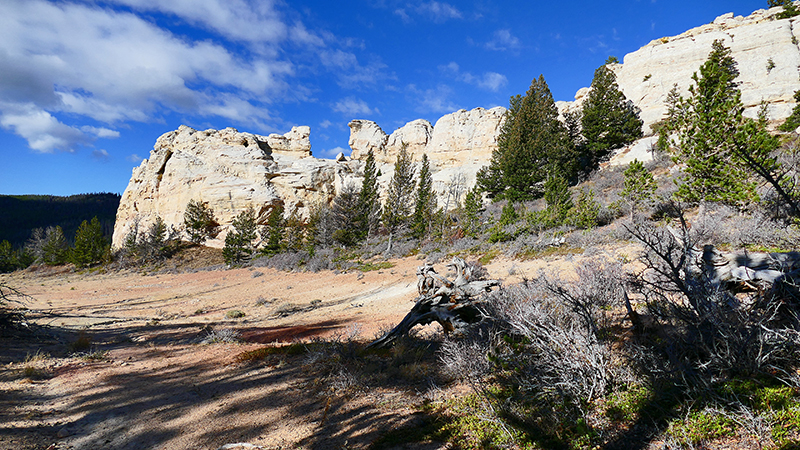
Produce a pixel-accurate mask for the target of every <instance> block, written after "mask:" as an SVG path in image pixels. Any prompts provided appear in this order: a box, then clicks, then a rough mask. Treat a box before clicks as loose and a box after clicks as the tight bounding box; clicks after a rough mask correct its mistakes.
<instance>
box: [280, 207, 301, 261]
mask: <svg viewBox="0 0 800 450" xmlns="http://www.w3.org/2000/svg"><path fill="white" fill-rule="evenodd" d="M305 243H306V224H305V223H304V222H303V218H302V217H300V215H299V214H298V213H297V210H296V209H295V210H294V211H292V213H291V214H289V217H288V218H286V220H284V226H283V237H282V238H281V248H283V249H285V250H291V251H294V252H297V251H300V250H301V249H302V248H303V244H305Z"/></svg>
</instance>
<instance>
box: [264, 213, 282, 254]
mask: <svg viewBox="0 0 800 450" xmlns="http://www.w3.org/2000/svg"><path fill="white" fill-rule="evenodd" d="M284 225H285V221H284V220H283V204H281V203H278V204H277V205H275V206H273V207H272V210H270V212H269V216H267V224H266V225H264V228H262V229H261V240H262V241H263V242H264V247H263V248H262V249H261V251H262V252H263V253H264V254H266V255H274V254H277V253H280V252H281V250H282V249H283V248H282V240H283V231H284Z"/></svg>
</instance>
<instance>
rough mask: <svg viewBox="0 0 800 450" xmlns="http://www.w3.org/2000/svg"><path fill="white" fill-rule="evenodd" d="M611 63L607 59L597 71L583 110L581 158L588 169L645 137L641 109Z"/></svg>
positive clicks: (589, 170)
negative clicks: (623, 87) (619, 81)
mask: <svg viewBox="0 0 800 450" xmlns="http://www.w3.org/2000/svg"><path fill="white" fill-rule="evenodd" d="M608 64H609V62H608V61H607V62H606V64H604V65H602V66H600V67H598V68H597V70H595V72H594V78H593V79H592V85H591V91H589V96H588V97H587V99H586V102H585V103H584V104H583V109H582V111H581V129H582V135H583V142H582V145H581V146H582V150H581V153H582V154H583V157H582V158H581V159H582V162H583V163H584V164H585V165H586V168H587V169H588V170H586V171H587V172H591V171H592V170H594V169H596V168H597V167H598V165H599V163H600V162H601V161H604V160H605V159H606V158H607V157H608V156H609V154H610V153H611V152H612V151H613V150H615V149H618V148H621V147H623V146H625V145H628V144H630V143H631V142H633V141H635V140H637V139H639V138H641V137H642V124H643V122H642V120H641V119H640V118H639V110H638V108H636V107H635V106H634V105H633V102H631V101H630V100H628V99H627V98H625V95H624V94H623V93H622V91H620V90H619V86H618V85H617V76H616V75H615V74H614V72H613V71H612V70H611V69H609V68H608Z"/></svg>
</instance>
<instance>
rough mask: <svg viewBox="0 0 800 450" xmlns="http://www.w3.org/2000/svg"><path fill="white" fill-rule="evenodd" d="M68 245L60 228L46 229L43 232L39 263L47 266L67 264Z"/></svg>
mask: <svg viewBox="0 0 800 450" xmlns="http://www.w3.org/2000/svg"><path fill="white" fill-rule="evenodd" d="M68 253H69V244H67V238H66V237H64V231H63V230H62V229H61V227H60V226H54V227H47V229H46V230H45V232H44V243H43V245H42V253H41V261H40V262H42V263H44V264H47V265H48V266H55V265H59V264H64V263H65V262H67V256H68Z"/></svg>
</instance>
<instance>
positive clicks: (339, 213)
mask: <svg viewBox="0 0 800 450" xmlns="http://www.w3.org/2000/svg"><path fill="white" fill-rule="evenodd" d="M359 194H360V191H359V190H358V188H356V186H355V185H354V184H352V183H351V184H346V185H345V186H343V187H342V191H341V192H339V195H337V196H336V198H334V199H333V205H332V206H331V210H330V223H331V225H332V228H333V231H332V232H331V239H333V241H335V242H337V243H339V244H341V245H343V246H345V247H350V246H353V245H355V244H357V243H358V242H359V241H360V240H361V237H362V236H363V234H362V233H363V229H362V228H361V224H360V223H359V218H363V216H362V215H361V206H360V205H361V202H360V200H361V199H360V195H359Z"/></svg>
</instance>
